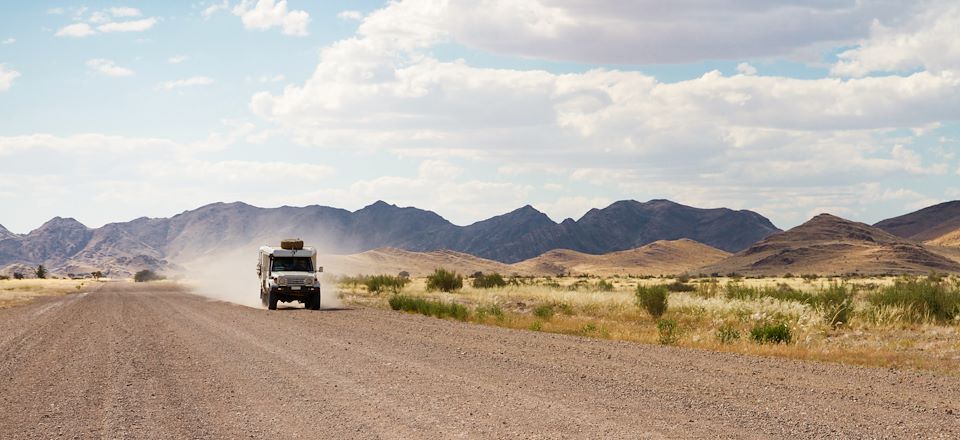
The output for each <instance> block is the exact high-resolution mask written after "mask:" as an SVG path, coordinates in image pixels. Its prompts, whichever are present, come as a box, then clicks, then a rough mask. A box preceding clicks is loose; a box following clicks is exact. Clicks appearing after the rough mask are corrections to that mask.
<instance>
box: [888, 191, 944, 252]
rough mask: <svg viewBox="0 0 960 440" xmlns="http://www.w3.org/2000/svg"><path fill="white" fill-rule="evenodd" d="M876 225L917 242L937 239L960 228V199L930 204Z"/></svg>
mask: <svg viewBox="0 0 960 440" xmlns="http://www.w3.org/2000/svg"><path fill="white" fill-rule="evenodd" d="M874 226H876V227H877V228H880V229H883V230H884V231H887V232H889V233H891V234H893V235H896V236H898V237H903V238H909V239H911V240H914V241H917V242H923V241H928V240H935V239H938V238H940V237H943V236H944V235H948V234H950V233H951V232H955V231H957V230H958V229H960V200H954V201H952V202H945V203H940V204H938V205H933V206H929V207H926V208H923V209H921V210H919V211H916V212H911V213H909V214H904V215H901V216H899V217H894V218H890V219H887V220H884V221H881V222H879V223H877V224H875V225H874Z"/></svg>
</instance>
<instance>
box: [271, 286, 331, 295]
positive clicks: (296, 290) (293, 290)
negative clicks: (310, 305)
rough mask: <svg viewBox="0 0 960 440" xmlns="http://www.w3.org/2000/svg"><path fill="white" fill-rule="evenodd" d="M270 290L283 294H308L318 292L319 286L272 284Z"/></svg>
mask: <svg viewBox="0 0 960 440" xmlns="http://www.w3.org/2000/svg"><path fill="white" fill-rule="evenodd" d="M270 291H271V292H273V293H276V294H280V295H283V296H304V297H306V296H310V295H313V294H314V293H319V292H320V288H319V287H315V286H274V287H272V288H271V289H270Z"/></svg>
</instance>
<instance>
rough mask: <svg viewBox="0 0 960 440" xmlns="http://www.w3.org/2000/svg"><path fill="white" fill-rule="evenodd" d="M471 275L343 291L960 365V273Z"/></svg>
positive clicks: (621, 332) (356, 297)
mask: <svg viewBox="0 0 960 440" xmlns="http://www.w3.org/2000/svg"><path fill="white" fill-rule="evenodd" d="M494 275H496V276H494ZM734 275H736V274H734ZM469 280H470V282H469V283H466V285H464V283H463V282H462V281H463V280H462V277H461V276H460V275H458V274H455V273H453V272H448V271H444V270H437V271H436V272H435V273H434V274H432V275H431V276H430V277H426V278H413V279H410V281H409V282H408V283H406V284H404V287H403V291H402V295H397V294H395V293H393V294H391V295H386V296H384V295H379V294H378V293H377V292H375V291H373V290H369V289H367V288H364V286H363V284H355V285H354V286H353V287H352V288H350V284H349V281H350V279H345V280H341V291H342V292H343V294H344V299H345V300H347V301H348V302H352V303H356V304H365V305H371V306H375V307H387V306H389V307H391V308H393V309H395V310H407V311H412V312H416V313H423V314H425V315H430V316H437V317H443V318H454V319H458V320H464V321H471V322H476V323H482V324H489V325H498V326H503V327H509V328H516V329H526V330H533V331H543V332H552V333H563V334H570V335H579V336H588V337H597V338H607V339H617V340H627V341H637V342H643V343H651V344H666V345H676V346H681V347H695V348H704V349H711V350H718V351H731V352H739V353H750V354H759V355H768V356H783V357H790V358H797V359H814V360H825V361H835V362H843V363H853V364H862V365H872V366H883V367H900V368H920V369H931V370H937V371H944V372H949V373H952V374H958V375H960V364H958V363H957V361H956V360H957V359H960V342H958V341H960V277H957V276H944V275H931V276H924V277H892V276H888V277H814V276H811V275H803V276H790V277H779V278H745V277H741V276H734V277H719V276H718V277H700V278H689V277H681V278H673V277H642V278H641V277H608V278H598V277H541V278H531V277H514V276H510V277H504V276H502V275H499V274H479V273H477V274H474V275H473V276H471V277H470V279H469ZM345 281H346V283H345ZM458 281H459V284H457V282H458ZM440 286H444V287H447V289H444V288H441V287H440ZM421 301H422V302H421ZM453 308H455V312H454V311H447V310H453Z"/></svg>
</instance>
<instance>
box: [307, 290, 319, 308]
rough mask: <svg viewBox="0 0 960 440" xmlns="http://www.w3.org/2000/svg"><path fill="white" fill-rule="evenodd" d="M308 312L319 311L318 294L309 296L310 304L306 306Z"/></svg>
mask: <svg viewBox="0 0 960 440" xmlns="http://www.w3.org/2000/svg"><path fill="white" fill-rule="evenodd" d="M307 307H309V308H310V310H320V294H319V293H315V294H313V295H311V296H310V302H309V303H308V304H307Z"/></svg>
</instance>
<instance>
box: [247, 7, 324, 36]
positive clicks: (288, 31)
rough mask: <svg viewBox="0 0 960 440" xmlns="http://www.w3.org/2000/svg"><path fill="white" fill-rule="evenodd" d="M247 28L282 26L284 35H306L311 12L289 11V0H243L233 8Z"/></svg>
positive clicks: (261, 28) (263, 28) (262, 29)
mask: <svg viewBox="0 0 960 440" xmlns="http://www.w3.org/2000/svg"><path fill="white" fill-rule="evenodd" d="M233 14H234V15H236V16H238V17H240V20H241V21H243V26H244V27H245V28H247V29H256V30H261V31H264V30H268V29H270V28H273V27H280V28H282V30H283V33H284V35H295V36H301V37H302V36H306V35H308V32H307V25H308V24H310V14H308V13H307V12H306V11H298V10H295V11H288V10H287V0H279V1H276V2H274V0H256V3H255V4H254V1H253V0H242V1H241V2H240V3H239V4H238V5H237V6H235V7H234V8H233Z"/></svg>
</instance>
